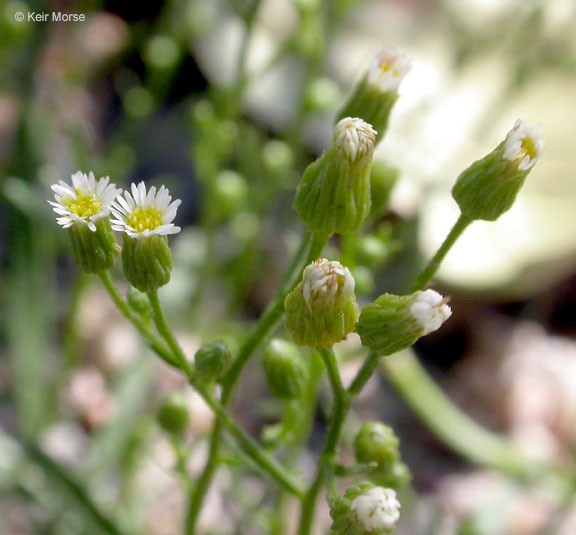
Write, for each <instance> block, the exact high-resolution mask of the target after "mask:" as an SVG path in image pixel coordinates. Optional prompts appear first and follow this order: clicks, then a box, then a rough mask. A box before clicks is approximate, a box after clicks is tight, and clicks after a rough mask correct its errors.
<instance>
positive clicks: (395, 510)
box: [350, 487, 400, 533]
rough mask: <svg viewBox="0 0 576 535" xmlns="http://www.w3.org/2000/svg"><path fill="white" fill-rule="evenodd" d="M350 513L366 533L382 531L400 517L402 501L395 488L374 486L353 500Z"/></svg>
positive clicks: (391, 526)
mask: <svg viewBox="0 0 576 535" xmlns="http://www.w3.org/2000/svg"><path fill="white" fill-rule="evenodd" d="M350 514H351V515H352V517H353V518H354V520H355V521H356V523H358V524H359V525H360V526H361V527H362V528H363V529H364V530H365V532H366V533H382V532H383V531H384V530H388V529H392V528H393V527H394V526H395V525H396V523H397V522H398V520H399V519H400V502H399V501H398V499H397V498H396V492H395V491H394V490H393V489H385V488H383V487H374V488H372V489H369V490H367V491H365V492H364V493H362V494H360V495H359V496H358V497H356V498H355V499H354V500H353V501H352V503H351V504H350Z"/></svg>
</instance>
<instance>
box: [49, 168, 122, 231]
mask: <svg viewBox="0 0 576 535" xmlns="http://www.w3.org/2000/svg"><path fill="white" fill-rule="evenodd" d="M109 182H110V178H109V177H103V178H100V179H98V180H96V179H95V178H94V173H92V171H90V173H89V174H88V175H86V174H85V173H82V172H80V171H78V172H76V173H74V174H73V175H72V185H70V184H66V182H64V181H63V180H59V181H58V183H57V184H52V186H51V189H52V191H53V192H54V198H55V199H56V202H53V201H48V202H49V203H50V204H51V205H52V207H53V208H52V209H53V210H54V212H56V213H57V214H58V215H59V216H60V217H58V218H57V219H56V221H57V222H58V224H59V225H62V226H63V227H64V228H68V227H71V226H72V225H73V224H74V223H80V224H85V225H87V226H88V228H89V229H90V230H91V231H92V232H96V222H97V221H98V220H100V219H102V218H105V217H108V215H109V214H110V208H111V205H112V201H114V199H115V198H116V197H117V196H118V195H119V194H120V193H121V191H122V190H120V189H117V188H116V186H115V185H114V184H109Z"/></svg>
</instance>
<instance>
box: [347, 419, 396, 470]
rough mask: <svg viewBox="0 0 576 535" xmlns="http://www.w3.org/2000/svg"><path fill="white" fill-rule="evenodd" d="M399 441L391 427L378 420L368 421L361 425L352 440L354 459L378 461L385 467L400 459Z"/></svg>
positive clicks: (367, 461) (363, 461)
mask: <svg viewBox="0 0 576 535" xmlns="http://www.w3.org/2000/svg"><path fill="white" fill-rule="evenodd" d="M398 446H399V441H398V438H397V437H396V435H395V434H394V431H393V429H392V428H391V427H388V426H387V425H385V424H383V423H380V422H368V423H365V424H364V425H363V426H362V429H360V432H359V433H358V434H357V435H356V439H355V440H354V452H355V454H356V460H357V461H358V462H360V463H370V462H376V463H378V467H379V468H384V469H387V468H389V467H391V466H392V465H394V464H395V463H397V462H398V461H399V459H400V450H399V448H398Z"/></svg>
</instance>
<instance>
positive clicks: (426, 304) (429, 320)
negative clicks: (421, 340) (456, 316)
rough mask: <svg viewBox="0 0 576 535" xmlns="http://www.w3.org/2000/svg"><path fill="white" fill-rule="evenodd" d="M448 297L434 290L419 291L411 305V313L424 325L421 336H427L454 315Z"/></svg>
mask: <svg viewBox="0 0 576 535" xmlns="http://www.w3.org/2000/svg"><path fill="white" fill-rule="evenodd" d="M446 302H447V299H446V298H445V297H442V296H441V295H440V294H439V293H438V292H435V291H434V290H425V291H423V292H419V293H418V294H417V296H416V299H415V300H414V303H412V305H411V306H410V314H411V315H412V316H413V317H414V319H415V320H416V321H417V322H418V323H419V324H420V326H421V327H422V334H421V336H426V335H427V334H430V333H431V332H434V331H436V330H438V329H439V328H440V326H441V325H442V324H443V323H444V322H445V321H446V320H447V319H448V318H449V317H450V316H451V315H452V309H451V308H450V307H449V306H448V305H447V304H446Z"/></svg>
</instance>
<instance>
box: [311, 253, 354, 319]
mask: <svg viewBox="0 0 576 535" xmlns="http://www.w3.org/2000/svg"><path fill="white" fill-rule="evenodd" d="M302 282H303V288H302V293H303V295H304V301H306V305H307V306H308V308H311V306H312V303H313V302H314V301H317V300H321V301H322V302H323V303H326V302H330V301H332V302H333V303H335V302H336V300H337V299H338V300H340V299H342V300H346V299H348V298H349V297H351V296H352V294H353V293H354V286H355V281H354V277H353V276H352V273H350V270H349V269H348V268H346V267H344V266H343V265H342V264H341V263H340V262H337V261H335V260H334V261H329V260H326V259H325V258H318V259H317V260H316V261H315V262H312V263H311V264H310V265H309V266H306V268H305V269H304V273H303V274H302Z"/></svg>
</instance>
